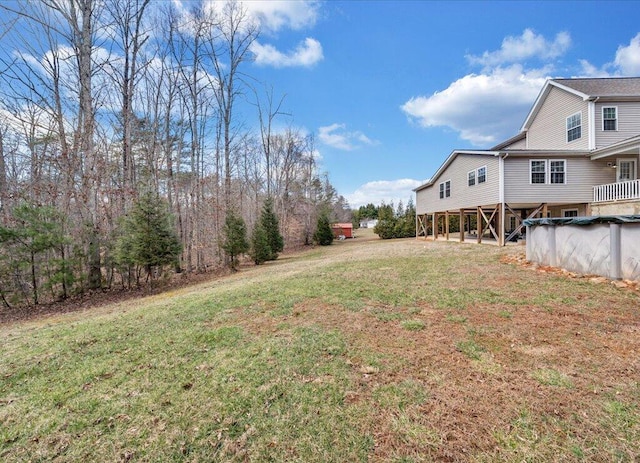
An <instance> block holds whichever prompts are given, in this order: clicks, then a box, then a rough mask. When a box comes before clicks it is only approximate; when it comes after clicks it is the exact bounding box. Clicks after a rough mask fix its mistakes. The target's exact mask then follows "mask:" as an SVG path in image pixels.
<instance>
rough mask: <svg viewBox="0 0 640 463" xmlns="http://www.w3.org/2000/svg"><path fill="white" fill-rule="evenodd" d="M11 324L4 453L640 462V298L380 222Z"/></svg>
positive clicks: (5, 366)
mask: <svg viewBox="0 0 640 463" xmlns="http://www.w3.org/2000/svg"><path fill="white" fill-rule="evenodd" d="M361 235H363V236H361V237H359V238H356V239H354V240H347V241H343V242H337V243H335V244H334V245H332V246H330V247H327V248H315V249H313V250H309V251H306V252H304V253H300V254H294V255H285V256H283V257H281V259H279V260H278V261H276V262H272V263H269V264H267V265H264V266H260V267H253V266H247V267H243V268H242V270H241V271H240V272H239V273H237V274H234V275H232V276H229V277H224V278H220V279H217V280H213V281H209V282H205V283H201V284H199V285H195V286H191V287H187V288H181V289H178V290H175V291H172V292H168V293H164V294H161V295H156V296H151V297H147V298H144V299H137V300H134V301H131V300H130V301H126V302H121V303H119V304H112V305H107V306H103V307H97V308H94V309H91V310H88V311H84V312H75V313H70V314H64V315H57V316H49V317H42V318H38V319H35V320H31V321H23V322H16V323H10V324H5V325H4V326H0V339H1V340H2V341H1V344H0V461H3V462H18V461H20V462H22V461H60V462H62V461H64V462H73V461H78V462H80V461H82V462H85V461H202V462H209V461H230V462H244V461H255V462H263V461H274V462H281V461H287V462H294V461H298V462H330V461H335V462H346V461H349V462H351V461H371V462H376V461H397V462H420V461H471V462H493V461H507V462H523V461H530V462H546V461H576V462H577V461H611V462H614V461H616V462H618V461H622V462H624V461H629V462H632V461H638V460H639V459H640V294H639V293H638V291H637V290H633V289H629V288H617V287H615V286H613V285H611V284H608V283H594V282H593V281H592V280H591V279H589V278H569V277H567V276H564V275H561V274H558V273H554V272H541V271H539V270H534V269H531V268H528V267H525V266H522V265H516V264H510V263H505V262H504V261H505V260H506V259H505V256H509V255H513V254H514V253H522V252H523V251H524V249H523V248H522V247H508V248H502V249H500V248H497V247H494V246H488V245H481V246H478V245H474V244H459V243H445V242H436V243H434V242H425V241H420V240H414V239H408V240H392V241H381V240H377V239H373V237H371V236H370V235H367V232H366V231H365V232H364V233H362V232H361Z"/></svg>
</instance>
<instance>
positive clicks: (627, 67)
mask: <svg viewBox="0 0 640 463" xmlns="http://www.w3.org/2000/svg"><path fill="white" fill-rule="evenodd" d="M614 64H615V66H616V67H617V68H618V70H619V71H620V73H621V74H622V75H625V76H637V75H638V74H640V33H639V34H637V35H636V36H635V37H634V38H632V39H631V41H630V42H629V46H627V47H623V46H620V47H618V51H616V59H615V61H614Z"/></svg>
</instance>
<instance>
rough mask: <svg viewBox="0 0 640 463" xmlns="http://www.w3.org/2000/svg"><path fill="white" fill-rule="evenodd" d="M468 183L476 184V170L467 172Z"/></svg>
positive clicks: (470, 184)
mask: <svg viewBox="0 0 640 463" xmlns="http://www.w3.org/2000/svg"><path fill="white" fill-rule="evenodd" d="M467 184H468V185H469V186H473V185H475V184H476V171H475V170H472V171H471V172H469V173H468V174H467Z"/></svg>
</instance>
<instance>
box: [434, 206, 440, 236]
mask: <svg viewBox="0 0 640 463" xmlns="http://www.w3.org/2000/svg"><path fill="white" fill-rule="evenodd" d="M439 221H440V217H438V213H437V212H434V213H433V241H436V240H437V239H438V222H439Z"/></svg>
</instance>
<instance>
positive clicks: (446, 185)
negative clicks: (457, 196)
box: [440, 180, 451, 199]
mask: <svg viewBox="0 0 640 463" xmlns="http://www.w3.org/2000/svg"><path fill="white" fill-rule="evenodd" d="M449 196H451V180H447V181H446V182H442V183H441V184H440V199H444V198H448V197H449Z"/></svg>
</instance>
